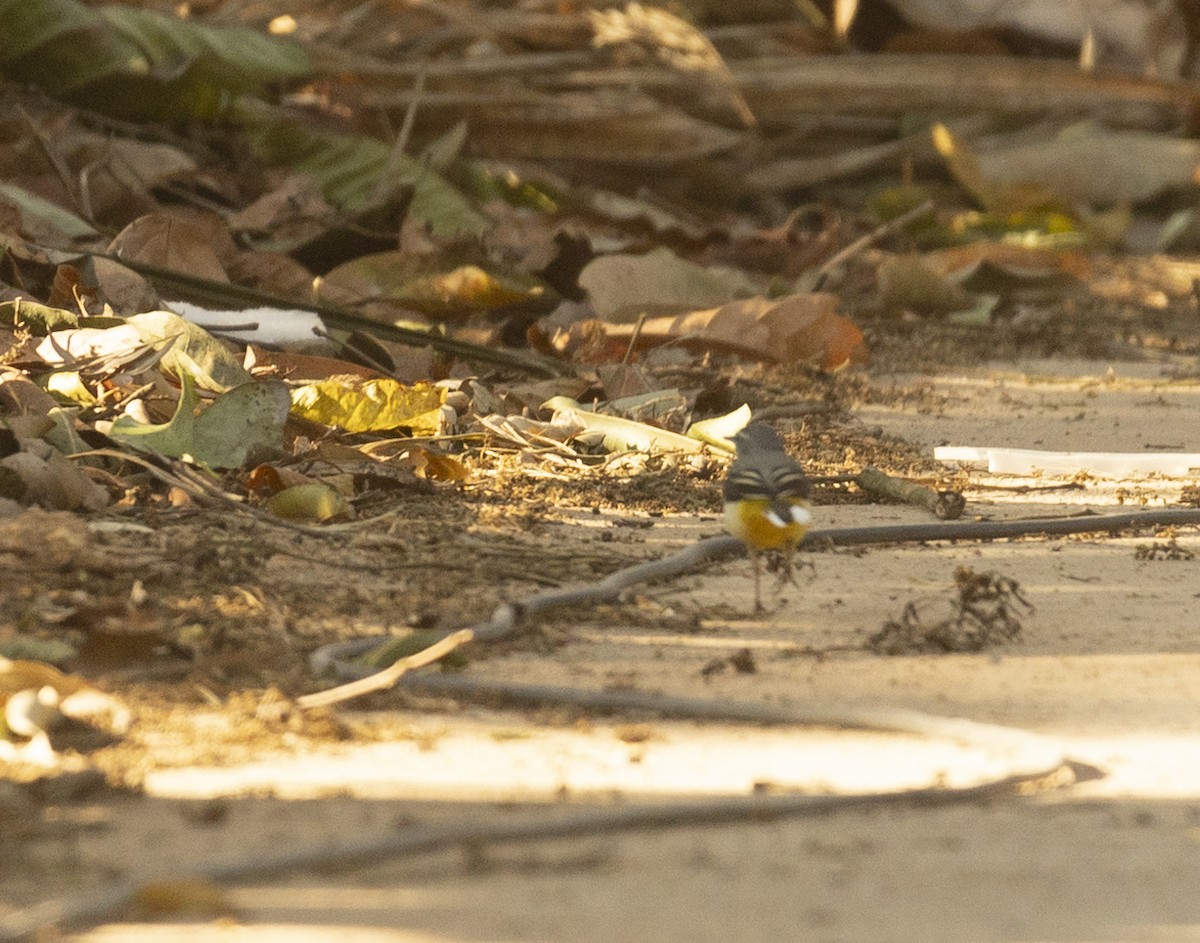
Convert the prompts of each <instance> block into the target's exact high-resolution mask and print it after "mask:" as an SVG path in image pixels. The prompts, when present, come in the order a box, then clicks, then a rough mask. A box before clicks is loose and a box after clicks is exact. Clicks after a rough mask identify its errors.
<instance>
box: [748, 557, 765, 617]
mask: <svg viewBox="0 0 1200 943" xmlns="http://www.w3.org/2000/svg"><path fill="white" fill-rule="evenodd" d="M758 563H759V561H758V551H757V550H751V551H750V565H751V566H753V567H754V611H755V612H762V611H763V604H762V592H761V589H760V585H759V584H760V582H761V581H760V578H759V566H758Z"/></svg>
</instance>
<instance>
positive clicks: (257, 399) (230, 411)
mask: <svg viewBox="0 0 1200 943" xmlns="http://www.w3.org/2000/svg"><path fill="white" fill-rule="evenodd" d="M179 379H180V382H181V384H182V388H181V389H180V393H179V405H178V407H177V408H176V410H175V415H174V416H173V417H171V421H170V422H167V423H162V424H160V425H143V424H142V423H140V422H138V421H137V420H136V419H133V418H132V417H130V416H121V417H119V418H118V419H116V420H115V421H114V422H113V424H112V429H111V430H110V432H109V434H110V435H111V436H112V437H113V438H114V439H117V440H118V441H122V442H126V443H127V444H129V445H131V446H133V447H134V448H135V449H138V450H140V451H142V452H150V453H153V454H156V455H166V456H169V457H171V458H190V459H191V460H192V461H195V462H197V463H199V464H201V465H207V466H208V467H210V468H238V467H240V466H241V465H244V464H245V463H246V461H247V459H248V458H249V457H252V456H253V455H254V453H256V452H271V451H278V450H279V449H280V448H281V447H282V443H283V425H284V423H285V422H286V421H287V415H288V408H289V407H290V406H291V398H290V396H289V395H288V390H287V387H286V386H285V385H284V384H283V383H280V382H278V381H273V380H267V381H260V382H253V383H245V384H243V385H242V386H239V387H237V388H236V389H233V390H230V391H229V392H228V393H225V394H224V395H222V396H218V397H217V398H216V399H215V400H213V402H212V404H211V405H210V406H208V407H207V408H206V409H204V410H203V411H200V397H199V396H198V395H197V394H196V389H195V385H194V383H193V381H192V378H191V376H190V375H189V374H188V373H186V372H181V373H180V375H179Z"/></svg>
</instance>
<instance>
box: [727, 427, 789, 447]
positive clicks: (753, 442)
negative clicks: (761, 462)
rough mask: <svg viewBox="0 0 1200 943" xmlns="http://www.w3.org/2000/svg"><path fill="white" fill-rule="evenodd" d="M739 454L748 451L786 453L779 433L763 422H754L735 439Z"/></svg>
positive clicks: (734, 442)
mask: <svg viewBox="0 0 1200 943" xmlns="http://www.w3.org/2000/svg"><path fill="white" fill-rule="evenodd" d="M733 444H734V445H736V446H737V449H738V451H739V452H745V451H747V450H748V449H754V450H757V451H778V452H783V451H786V449H785V448H784V445H783V439H781V438H780V437H779V433H778V432H776V431H775V430H774V429H772V428H771V427H770V426H768V425H767V424H766V423H763V422H752V423H750V425H748V426H746V428H745V429H743V430H742V431H741V432H739V433H738V434H737V435H735V436H734V437H733Z"/></svg>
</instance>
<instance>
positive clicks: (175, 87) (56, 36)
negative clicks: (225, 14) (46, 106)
mask: <svg viewBox="0 0 1200 943" xmlns="http://www.w3.org/2000/svg"><path fill="white" fill-rule="evenodd" d="M0 23H3V24H4V28H3V29H0V68H2V69H3V71H4V74H5V75H6V76H8V77H9V78H13V79H16V80H18V81H23V82H29V83H31V84H35V85H38V86H39V87H41V88H42V89H44V90H45V91H46V92H48V93H49V94H51V95H55V96H58V97H60V98H70V99H71V100H73V101H76V102H79V103H81V104H86V105H88V106H90V107H92V108H95V109H97V110H99V111H103V112H105V113H108V114H116V115H122V116H126V117H133V118H162V119H166V118H170V119H176V120H177V119H179V118H182V117H193V118H206V117H213V116H215V115H217V114H219V113H221V112H222V111H223V110H225V109H226V108H227V107H228V106H229V105H230V104H231V103H232V101H233V100H234V98H235V97H236V96H237V95H239V94H242V93H245V92H249V91H252V90H255V89H258V88H260V87H262V86H263V85H264V84H265V83H268V82H273V81H282V80H285V79H291V78H298V77H302V76H304V75H307V74H308V73H309V72H310V71H311V63H310V61H309V58H308V55H307V53H305V52H304V50H303V49H302V48H301V47H300V46H299V45H297V44H295V43H292V42H290V41H288V40H283V39H279V38H277V37H273V36H265V35H263V34H261V33H258V32H255V31H253V30H249V29H245V28H243V27H235V26H225V27H213V26H205V25H203V24H200V23H197V22H195V21H193V20H185V19H180V18H179V17H175V16H168V15H165V14H162V13H156V12H153V11H150V10H143V9H137V8H132V7H127V6H120V5H116V4H113V5H108V6H105V7H103V8H102V9H100V10H91V9H89V8H88V7H87V6H85V5H84V4H82V3H80V2H78V0H0Z"/></svg>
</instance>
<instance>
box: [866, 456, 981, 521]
mask: <svg viewBox="0 0 1200 943" xmlns="http://www.w3.org/2000/svg"><path fill="white" fill-rule="evenodd" d="M855 483H856V484H857V485H858V486H859V487H860V488H862V489H863V491H868V492H870V493H871V494H873V495H877V496H879V497H881V498H888V499H890V500H892V501H899V502H901V503H902V504H912V505H915V506H917V507H919V508H925V509H926V510H927V511H931V512H932V513H933V515H934V516H935V517H937V518H939V519H940V520H943V521H953V520H956V519H957V518H959V517H961V516H962V512H963V509H964V508H965V507H966V506H967V500H966V498H964V497H963V496H962V494H961V493H959V492H957V491H934V490H933V489H932V488H928V487H926V486H925V485H918V484H917V483H916V482H912V481H905V480H904V479H903V478H893V477H892V476H891V475H888V474H886V473H885V472H881V471H880V470H879V469H878V468H873V467H871V466H869V465H868V466H867V467H866V468H864V469H863V470H862V471H861V472H859V474H858V476H857V477H856V478H855Z"/></svg>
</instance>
